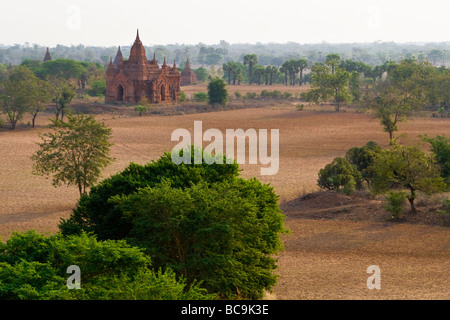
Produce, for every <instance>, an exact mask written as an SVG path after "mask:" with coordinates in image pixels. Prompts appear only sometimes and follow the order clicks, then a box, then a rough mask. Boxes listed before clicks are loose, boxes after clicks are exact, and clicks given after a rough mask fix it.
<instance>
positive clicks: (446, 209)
mask: <svg viewBox="0 0 450 320" xmlns="http://www.w3.org/2000/svg"><path fill="white" fill-rule="evenodd" d="M437 213H438V216H439V219H440V220H441V222H442V224H444V225H450V199H445V200H444V201H443V202H442V210H438V211H437Z"/></svg>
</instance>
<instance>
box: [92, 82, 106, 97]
mask: <svg viewBox="0 0 450 320" xmlns="http://www.w3.org/2000/svg"><path fill="white" fill-rule="evenodd" d="M88 94H89V95H90V96H92V97H99V96H105V95H106V81H104V80H95V81H93V82H92V83H91V89H90V90H89V91H88Z"/></svg>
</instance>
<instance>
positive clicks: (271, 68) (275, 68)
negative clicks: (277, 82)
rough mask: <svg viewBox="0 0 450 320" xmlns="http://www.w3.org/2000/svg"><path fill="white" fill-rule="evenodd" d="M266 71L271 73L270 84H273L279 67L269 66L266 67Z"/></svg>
mask: <svg viewBox="0 0 450 320" xmlns="http://www.w3.org/2000/svg"><path fill="white" fill-rule="evenodd" d="M266 71H267V72H268V73H269V75H270V78H269V79H270V80H269V85H272V80H273V75H274V74H276V73H277V72H278V68H277V67H275V66H268V67H267V68H266Z"/></svg>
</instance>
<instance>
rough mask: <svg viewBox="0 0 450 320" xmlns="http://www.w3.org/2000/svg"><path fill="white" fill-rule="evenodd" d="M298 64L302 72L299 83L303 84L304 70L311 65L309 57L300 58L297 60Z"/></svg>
mask: <svg viewBox="0 0 450 320" xmlns="http://www.w3.org/2000/svg"><path fill="white" fill-rule="evenodd" d="M297 66H298V70H299V72H300V74H299V85H302V84H303V71H304V70H305V69H306V68H308V66H309V62H308V59H304V58H301V59H298V60H297Z"/></svg>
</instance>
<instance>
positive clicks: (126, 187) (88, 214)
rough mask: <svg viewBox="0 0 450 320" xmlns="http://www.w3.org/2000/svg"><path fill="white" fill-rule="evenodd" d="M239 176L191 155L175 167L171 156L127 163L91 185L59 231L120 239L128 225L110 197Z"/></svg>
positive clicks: (232, 167) (236, 168) (236, 171)
mask: <svg viewBox="0 0 450 320" xmlns="http://www.w3.org/2000/svg"><path fill="white" fill-rule="evenodd" d="M238 174H239V166H238V165H237V164H227V165H220V164H216V163H213V164H211V165H208V164H206V163H204V162H202V163H201V164H194V152H192V153H191V164H184V163H181V164H179V165H176V164H174V163H173V161H172V156H171V154H170V153H165V154H164V155H163V156H162V157H161V158H160V159H158V160H157V161H156V162H155V161H152V162H151V163H148V164H146V165H139V164H135V163H130V165H129V166H128V167H127V168H125V169H124V170H123V171H122V172H120V173H117V174H115V175H112V176H111V177H109V178H107V179H105V180H103V181H101V182H100V183H99V184H98V185H96V186H93V187H92V188H91V190H90V192H89V195H84V196H81V198H80V200H79V201H78V204H77V206H76V208H75V209H74V210H73V212H72V214H71V215H70V217H69V218H68V219H67V220H64V219H63V220H62V221H61V223H60V224H59V228H60V229H61V231H62V232H63V234H79V233H81V232H82V231H85V232H93V233H95V234H96V235H97V236H98V238H99V239H100V240H105V239H123V238H125V237H127V236H128V234H129V231H130V229H131V224H130V223H129V222H128V221H126V220H124V217H123V212H122V211H121V210H120V208H119V207H117V206H114V205H113V204H112V203H110V202H109V200H110V199H111V198H112V197H114V196H116V195H129V194H132V193H135V192H137V190H138V189H139V188H145V187H154V186H155V185H157V184H158V183H161V182H162V181H163V180H167V181H170V182H171V184H172V187H173V188H182V189H184V188H189V187H190V186H191V185H192V184H197V183H199V182H201V181H204V182H206V183H208V184H212V183H215V182H220V181H226V180H231V179H234V178H235V177H237V176H238Z"/></svg>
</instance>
